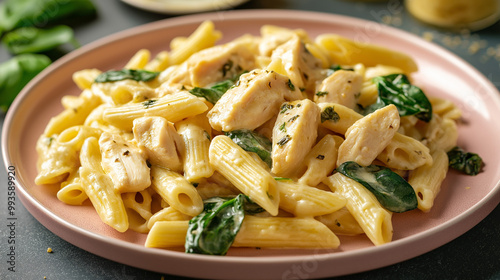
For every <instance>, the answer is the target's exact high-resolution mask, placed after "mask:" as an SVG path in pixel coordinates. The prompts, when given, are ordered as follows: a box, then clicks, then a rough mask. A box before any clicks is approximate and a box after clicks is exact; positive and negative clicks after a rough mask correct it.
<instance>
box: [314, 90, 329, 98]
mask: <svg viewBox="0 0 500 280" xmlns="http://www.w3.org/2000/svg"><path fill="white" fill-rule="evenodd" d="M327 94H328V91H318V92H316V93H315V95H316V96H318V97H320V96H325V95H327Z"/></svg>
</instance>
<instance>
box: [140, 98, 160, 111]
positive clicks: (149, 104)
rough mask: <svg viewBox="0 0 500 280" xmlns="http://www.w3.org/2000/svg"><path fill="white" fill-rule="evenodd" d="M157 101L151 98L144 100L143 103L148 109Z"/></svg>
mask: <svg viewBox="0 0 500 280" xmlns="http://www.w3.org/2000/svg"><path fill="white" fill-rule="evenodd" d="M157 101H158V100H155V99H151V100H148V101H144V102H142V105H143V106H144V108H146V109H148V108H149V107H151V106H153V105H154V104H155V103H156V102H157Z"/></svg>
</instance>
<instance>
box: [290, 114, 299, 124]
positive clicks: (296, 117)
mask: <svg viewBox="0 0 500 280" xmlns="http://www.w3.org/2000/svg"><path fill="white" fill-rule="evenodd" d="M299 117H300V115H295V116H293V117H291V118H290V119H289V120H288V122H289V123H293V122H294V121H295V120H296V119H298V118H299Z"/></svg>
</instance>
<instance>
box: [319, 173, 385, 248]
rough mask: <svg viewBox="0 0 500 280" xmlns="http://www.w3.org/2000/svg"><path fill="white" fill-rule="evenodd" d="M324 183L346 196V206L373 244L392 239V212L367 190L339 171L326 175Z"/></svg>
mask: <svg viewBox="0 0 500 280" xmlns="http://www.w3.org/2000/svg"><path fill="white" fill-rule="evenodd" d="M324 183H325V184H326V185H328V186H329V187H330V188H331V189H332V191H333V192H335V193H338V194H340V195H342V196H343V197H345V198H346V200H347V204H346V208H347V209H348V210H349V212H351V214H352V215H353V217H354V218H355V219H356V221H357V222H358V223H359V225H360V226H361V228H362V229H363V231H364V232H365V234H366V236H367V237H368V238H369V239H370V240H371V241H372V243H373V244H375V245H382V244H385V243H388V242H390V241H391V240H392V221H391V218H392V213H391V212H389V211H387V210H385V209H384V208H383V207H382V206H381V205H380V203H379V202H378V200H377V198H376V197H375V196H374V195H373V194H372V193H371V192H370V191H369V190H367V189H366V188H365V187H364V186H363V185H361V184H359V183H358V182H356V181H354V180H352V179H350V178H348V177H346V176H344V175H342V174H340V173H335V174H333V175H332V176H330V177H328V178H327V179H326V180H325V181H324Z"/></svg>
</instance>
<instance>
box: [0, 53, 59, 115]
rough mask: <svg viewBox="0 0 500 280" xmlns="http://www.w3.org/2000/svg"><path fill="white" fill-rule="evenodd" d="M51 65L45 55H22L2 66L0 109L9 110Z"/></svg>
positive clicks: (0, 67) (0, 73) (0, 70)
mask: <svg viewBox="0 0 500 280" xmlns="http://www.w3.org/2000/svg"><path fill="white" fill-rule="evenodd" d="M50 63H51V60H50V59H49V58H48V57H47V56H45V55H41V54H22V55H18V56H16V57H13V58H11V59H10V60H8V61H6V62H4V63H2V64H0V93H1V94H0V108H1V109H2V110H7V108H8V107H9V106H10V104H11V103H12V101H14V98H15V97H16V96H17V94H18V93H19V92H20V91H21V90H22V88H23V87H24V86H25V85H26V84H27V83H28V82H29V81H30V80H31V79H33V77H35V76H36V75H37V74H38V73H40V72H41V71H42V70H43V69H45V67H47V66H49V64H50Z"/></svg>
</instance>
